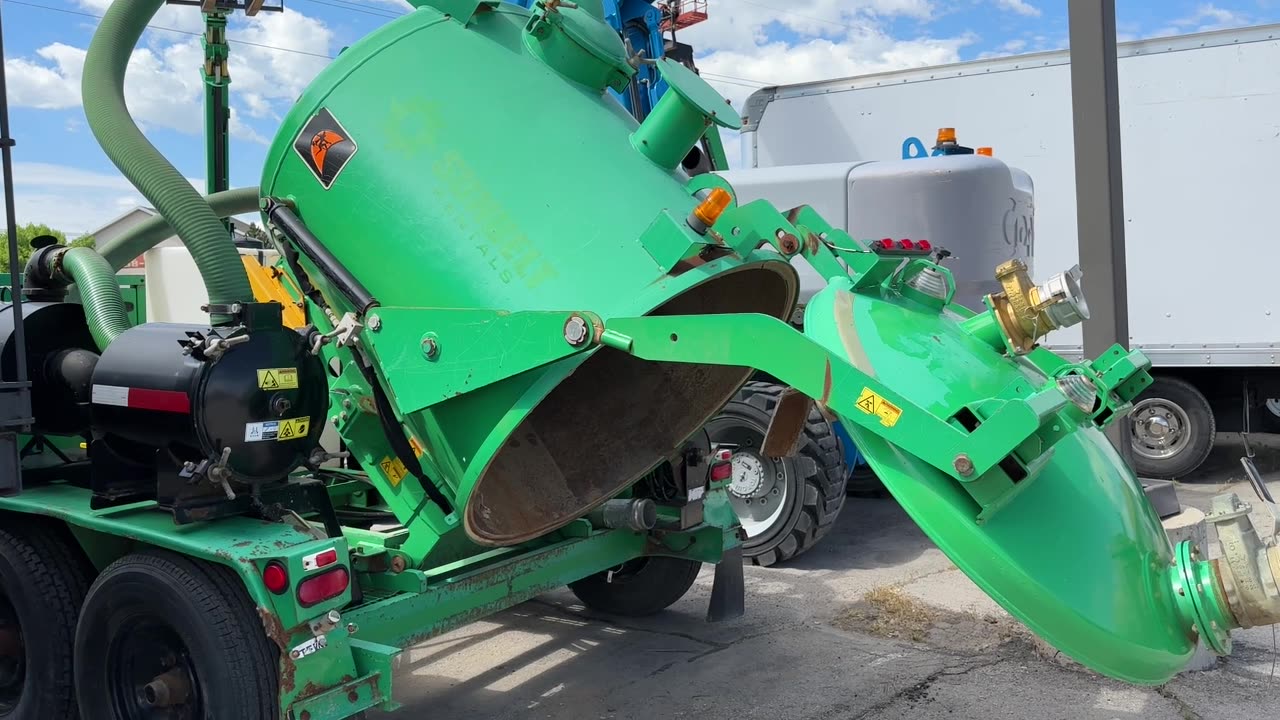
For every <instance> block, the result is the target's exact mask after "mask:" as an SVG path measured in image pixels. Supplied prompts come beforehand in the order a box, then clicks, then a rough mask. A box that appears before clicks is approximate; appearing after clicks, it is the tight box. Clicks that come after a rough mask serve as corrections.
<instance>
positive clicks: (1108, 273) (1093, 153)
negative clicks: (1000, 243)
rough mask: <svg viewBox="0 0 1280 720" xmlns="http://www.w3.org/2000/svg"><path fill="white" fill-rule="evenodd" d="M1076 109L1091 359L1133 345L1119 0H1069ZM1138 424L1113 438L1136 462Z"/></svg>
mask: <svg viewBox="0 0 1280 720" xmlns="http://www.w3.org/2000/svg"><path fill="white" fill-rule="evenodd" d="M1067 20H1068V23H1069V26H1070V30H1069V32H1070V43H1071V45H1070V52H1071V110H1072V115H1073V125H1074V128H1075V162H1076V228H1077V231H1078V232H1079V244H1080V269H1081V270H1083V271H1084V278H1083V283H1082V284H1083V286H1084V294H1085V297H1087V298H1088V299H1089V308H1090V312H1091V317H1090V319H1089V320H1088V321H1087V322H1085V323H1084V327H1083V331H1084V354H1085V356H1086V357H1096V356H1098V355H1100V354H1102V353H1103V352H1104V351H1105V350H1106V349H1107V348H1109V347H1111V346H1112V345H1114V344H1115V343H1120V344H1121V345H1123V346H1124V347H1125V348H1128V347H1129V291H1128V270H1127V267H1126V264H1125V244H1124V186H1123V182H1122V179H1121V160H1120V93H1119V87H1118V82H1117V75H1116V4H1115V0H1069V1H1068V3H1067ZM1130 426H1131V422H1130V421H1128V420H1127V419H1125V420H1123V421H1121V422H1117V423H1113V424H1112V426H1111V428H1110V429H1109V430H1108V433H1107V434H1108V437H1110V439H1111V442H1112V443H1113V444H1114V445H1115V446H1116V449H1117V450H1119V452H1120V455H1121V457H1123V458H1124V459H1125V462H1127V463H1130V464H1131V465H1132V455H1133V447H1132V445H1131V442H1132V440H1131V433H1132V431H1131V427H1130Z"/></svg>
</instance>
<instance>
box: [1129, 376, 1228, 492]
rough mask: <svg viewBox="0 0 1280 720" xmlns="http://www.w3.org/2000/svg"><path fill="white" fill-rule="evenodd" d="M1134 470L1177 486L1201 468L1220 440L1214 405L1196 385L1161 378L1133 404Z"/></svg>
mask: <svg viewBox="0 0 1280 720" xmlns="http://www.w3.org/2000/svg"><path fill="white" fill-rule="evenodd" d="M1129 418H1130V419H1131V420H1132V421H1133V426H1132V427H1133V430H1132V432H1133V467H1134V469H1135V470H1137V471H1138V475H1140V476H1142V477H1150V478H1158V479H1162V480H1173V479H1176V478H1181V477H1186V476H1187V475H1189V474H1191V473H1192V472H1194V471H1195V470H1196V468H1198V467H1200V465H1201V464H1202V463H1203V462H1204V461H1205V458H1207V457H1209V452H1210V451H1211V450H1213V441H1214V438H1215V437H1216V435H1217V428H1216V426H1215V424H1214V418H1213V410H1212V408H1210V407H1209V401H1208V400H1206V399H1205V397H1204V395H1203V394H1201V393H1200V391H1199V390H1197V389H1196V387H1195V386H1194V385H1192V384H1191V383H1189V382H1187V381H1186V380H1182V379H1180V378H1176V377H1167V376H1156V378H1155V382H1153V383H1152V384H1151V386H1150V387H1148V388H1147V389H1146V390H1144V391H1143V392H1142V394H1141V395H1139V396H1138V398H1137V399H1136V400H1135V401H1134V403H1133V411H1132V412H1131V413H1130V414H1129Z"/></svg>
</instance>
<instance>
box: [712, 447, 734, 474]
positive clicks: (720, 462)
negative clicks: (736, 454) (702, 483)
mask: <svg viewBox="0 0 1280 720" xmlns="http://www.w3.org/2000/svg"><path fill="white" fill-rule="evenodd" d="M732 460H733V453H732V452H730V451H729V450H717V451H716V452H715V460H714V461H713V462H712V463H711V480H712V481H713V482H714V481H720V480H728V479H730V478H732V477H733V464H732V462H731V461H732Z"/></svg>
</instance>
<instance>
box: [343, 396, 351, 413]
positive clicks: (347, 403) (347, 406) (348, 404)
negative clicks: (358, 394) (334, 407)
mask: <svg viewBox="0 0 1280 720" xmlns="http://www.w3.org/2000/svg"><path fill="white" fill-rule="evenodd" d="M342 407H343V409H344V410H350V409H351V398H347V399H345V400H343V401H342Z"/></svg>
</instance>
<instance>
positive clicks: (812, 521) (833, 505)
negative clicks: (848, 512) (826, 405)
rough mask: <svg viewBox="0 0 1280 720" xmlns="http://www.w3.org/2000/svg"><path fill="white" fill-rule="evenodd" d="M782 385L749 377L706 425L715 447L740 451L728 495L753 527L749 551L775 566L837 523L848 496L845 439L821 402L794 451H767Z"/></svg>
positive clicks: (745, 554)
mask: <svg viewBox="0 0 1280 720" xmlns="http://www.w3.org/2000/svg"><path fill="white" fill-rule="evenodd" d="M782 391H783V387H782V386H780V385H775V384H772V383H764V382H750V383H747V384H746V385H745V386H744V387H743V388H742V389H741V390H740V391H738V394H737V396H736V397H734V399H733V400H731V401H730V402H729V404H728V405H726V406H725V407H724V409H723V410H721V411H720V414H719V415H717V416H716V417H715V418H713V419H712V420H711V422H709V423H707V432H708V433H709V434H710V435H711V443H712V445H713V446H719V447H728V448H730V449H732V450H733V452H734V459H733V480H732V482H731V483H730V486H729V500H730V503H731V504H732V505H733V509H734V510H735V511H736V512H737V513H738V519H739V521H740V522H741V523H742V527H743V529H744V530H745V531H746V533H747V539H746V541H745V542H744V543H743V547H742V554H743V557H744V558H747V559H749V560H750V561H751V563H752V564H754V565H762V566H769V565H773V564H775V563H779V562H784V561H787V560H790V559H792V558H795V557H798V556H799V555H800V554H802V553H804V552H805V551H806V550H808V549H809V548H811V547H813V546H814V545H815V544H816V543H817V542H818V541H819V540H820V539H822V537H823V536H824V535H826V534H827V532H828V531H830V530H831V527H832V525H834V524H835V521H836V517H837V516H839V515H840V510H841V508H843V507H844V501H845V484H846V481H847V478H846V476H845V468H844V458H843V453H842V450H841V447H840V442H839V440H837V439H836V436H835V433H833V432H832V430H831V424H830V423H829V422H827V420H826V418H824V417H823V416H822V413H820V412H818V410H817V408H813V409H811V410H810V411H809V417H808V419H807V421H806V424H805V429H804V434H803V438H802V442H801V446H800V451H799V452H798V453H797V454H796V455H795V457H789V458H776V459H775V458H769V457H765V456H764V455H763V454H762V453H761V452H760V448H761V446H762V445H763V443H764V435H765V432H766V431H767V430H768V428H769V421H770V419H771V418H772V417H773V412H774V409H775V408H776V407H777V405H778V399H779V397H780V396H781V394H782Z"/></svg>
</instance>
